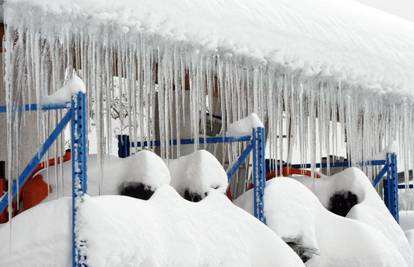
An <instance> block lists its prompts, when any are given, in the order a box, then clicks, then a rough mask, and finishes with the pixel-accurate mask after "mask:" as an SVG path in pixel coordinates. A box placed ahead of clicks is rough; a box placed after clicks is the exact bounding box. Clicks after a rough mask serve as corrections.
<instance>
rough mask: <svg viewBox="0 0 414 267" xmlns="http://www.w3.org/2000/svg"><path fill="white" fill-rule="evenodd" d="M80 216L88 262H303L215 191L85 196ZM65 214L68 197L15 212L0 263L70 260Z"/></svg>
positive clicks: (4, 230) (3, 229)
mask: <svg viewBox="0 0 414 267" xmlns="http://www.w3.org/2000/svg"><path fill="white" fill-rule="evenodd" d="M80 216H81V219H82V220H81V221H82V222H83V224H82V225H81V227H80V238H81V239H82V240H87V246H88V258H87V260H88V265H89V266H92V267H93V266H236V265H237V266H303V264H302V262H301V261H300V259H299V258H298V257H297V256H296V255H295V253H294V252H293V251H292V250H290V248H289V247H288V246H287V245H286V244H285V243H284V242H283V241H282V240H281V239H280V238H279V237H277V236H276V234H274V233H272V231H270V229H268V228H267V227H266V226H265V225H263V224H262V223H261V222H259V221H258V220H256V219H255V218H253V217H252V216H250V215H249V214H247V213H246V212H244V211H242V210H241V209H239V208H237V207H236V206H234V205H233V204H232V203H231V202H230V201H229V200H228V199H227V198H226V197H225V196H223V195H222V194H220V193H215V192H213V193H211V194H209V196H207V197H206V198H205V199H204V200H203V201H201V202H199V203H192V202H189V201H186V200H184V199H182V198H181V197H180V196H179V195H178V194H177V193H176V192H175V190H174V189H173V188H171V187H170V186H163V187H160V188H159V189H158V190H157V191H156V192H155V194H154V195H153V196H152V198H151V199H150V200H148V201H143V200H138V199H134V198H129V197H123V196H101V197H89V196H86V197H85V201H84V203H83V204H82V206H81V210H80ZM69 218H70V199H69V198H61V199H58V200H55V201H51V202H47V203H43V204H41V205H39V206H36V207H35V208H33V209H30V210H28V211H26V212H24V213H22V214H20V215H19V216H17V217H16V218H15V220H14V221H13V238H14V243H13V247H12V251H11V254H9V253H8V250H7V249H5V248H7V247H8V245H9V244H8V241H7V239H8V238H3V237H7V236H8V234H9V233H8V231H9V229H10V228H9V227H8V225H7V224H4V225H1V226H0V237H1V240H5V242H4V243H2V247H1V248H2V249H0V266H10V267H14V266H70V265H71V262H70V259H71V258H70V255H71V249H70V233H71V223H70V220H69ZM33 222H38V223H36V224H35V225H34V224H33ZM27 225H33V227H32V228H29V227H27Z"/></svg>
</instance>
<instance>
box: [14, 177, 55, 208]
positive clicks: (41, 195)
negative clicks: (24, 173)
mask: <svg viewBox="0 0 414 267" xmlns="http://www.w3.org/2000/svg"><path fill="white" fill-rule="evenodd" d="M48 187H49V186H48V184H47V183H46V182H45V181H44V180H43V176H42V175H40V174H38V175H36V176H35V177H33V178H32V179H30V180H28V181H27V182H26V184H25V185H24V186H23V188H22V191H21V193H20V199H21V203H22V208H23V210H27V209H30V208H31V207H34V206H36V205H37V204H39V203H40V202H42V201H43V200H44V199H45V198H47V196H48V193H49V192H48Z"/></svg>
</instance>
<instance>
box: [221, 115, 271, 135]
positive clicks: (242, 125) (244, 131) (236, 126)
mask: <svg viewBox="0 0 414 267" xmlns="http://www.w3.org/2000/svg"><path fill="white" fill-rule="evenodd" d="M258 127H264V126H263V123H262V121H261V120H260V119H259V116H257V114H256V113H251V114H250V115H249V116H247V117H245V118H243V119H240V120H238V121H235V122H233V123H231V124H229V126H228V127H227V135H228V136H243V135H251V134H252V129H253V128H258Z"/></svg>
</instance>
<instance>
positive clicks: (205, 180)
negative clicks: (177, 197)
mask: <svg viewBox="0 0 414 267" xmlns="http://www.w3.org/2000/svg"><path fill="white" fill-rule="evenodd" d="M168 168H169V169H170V172H171V186H172V187H174V188H175V189H176V190H177V192H178V193H179V194H181V195H183V194H184V191H185V190H188V191H189V192H192V193H198V194H200V195H201V196H202V197H204V196H205V195H206V194H208V193H209V192H210V191H212V190H217V191H218V192H221V193H224V192H226V190H227V185H228V182H227V174H226V172H225V171H224V169H223V166H222V165H221V164H220V162H219V161H218V160H217V159H216V158H215V157H214V155H212V154H211V153H210V152H208V151H206V150H198V151H195V152H193V153H191V154H190V155H187V156H183V157H180V158H178V159H174V160H169V162H168Z"/></svg>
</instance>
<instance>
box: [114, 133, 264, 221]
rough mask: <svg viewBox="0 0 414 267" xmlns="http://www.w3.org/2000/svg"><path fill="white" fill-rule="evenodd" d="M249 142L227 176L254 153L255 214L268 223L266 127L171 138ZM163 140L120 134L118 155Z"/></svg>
mask: <svg viewBox="0 0 414 267" xmlns="http://www.w3.org/2000/svg"><path fill="white" fill-rule="evenodd" d="M236 142H247V143H248V144H247V146H246V148H245V149H244V150H243V151H242V153H241V154H240V156H239V157H238V159H237V160H236V161H235V162H234V163H233V164H232V165H231V166H230V168H229V169H228V170H227V178H228V180H229V182H231V180H232V178H233V176H234V175H235V174H236V172H237V170H238V169H239V168H240V166H241V165H242V164H243V163H244V162H245V160H246V159H247V157H248V156H249V154H250V153H253V193H254V198H253V199H254V200H253V201H254V215H255V217H256V218H258V219H259V220H260V221H262V222H263V223H266V218H265V215H264V201H263V196H264V190H265V186H266V175H265V173H266V166H265V165H266V164H265V129H264V128H261V127H259V128H254V129H252V134H251V135H245V136H214V137H201V138H197V139H194V138H183V139H179V140H177V139H174V140H170V141H169V142H168V143H169V144H170V145H178V144H181V145H191V144H195V143H198V144H217V143H236ZM161 144H163V142H161V141H159V140H153V141H142V142H140V141H138V142H137V141H131V140H130V139H129V135H118V156H119V157H120V158H125V157H128V156H130V155H131V150H130V148H131V147H158V146H161Z"/></svg>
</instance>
